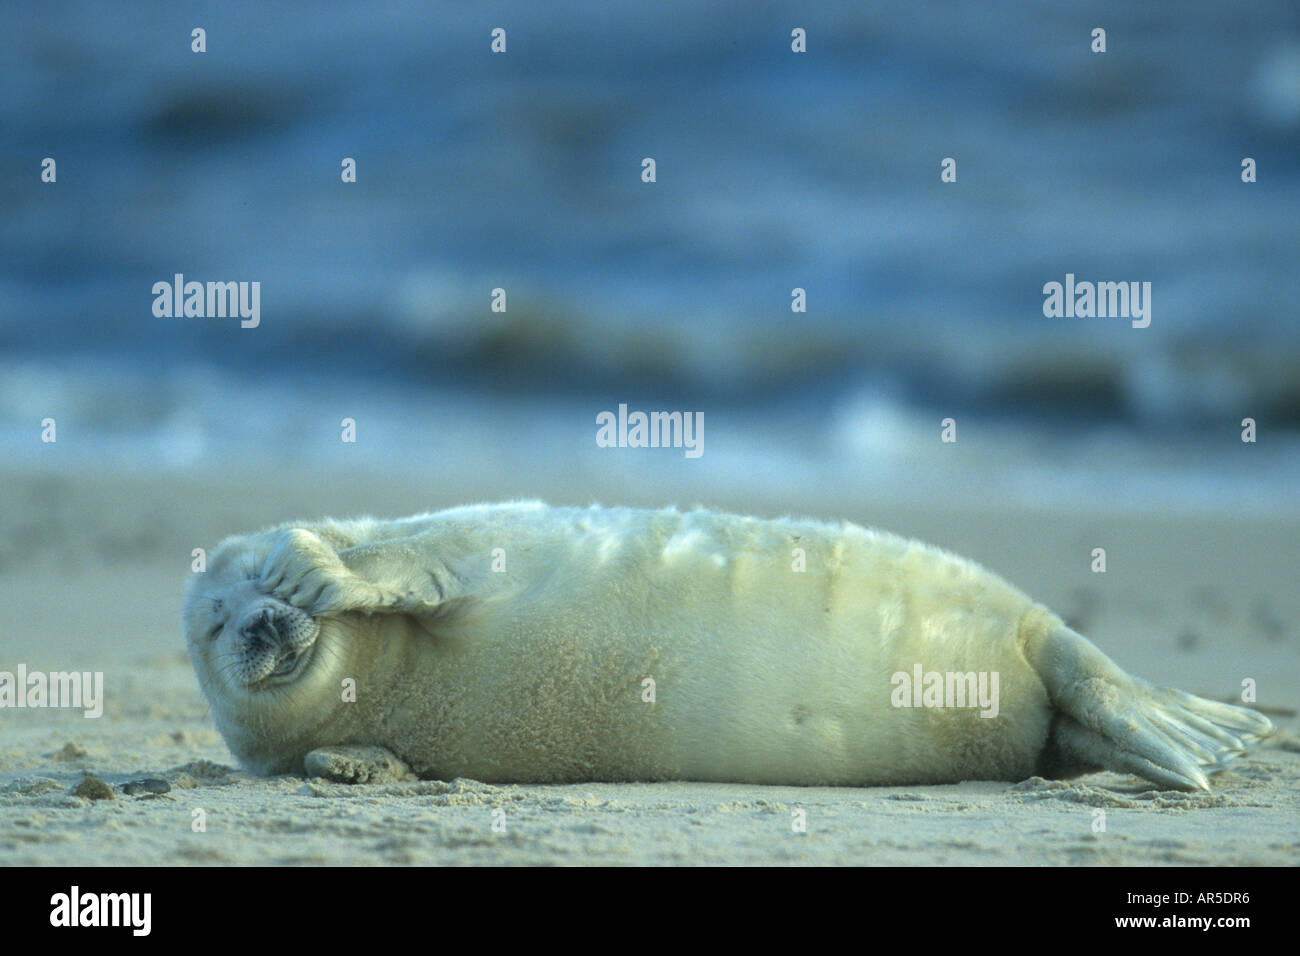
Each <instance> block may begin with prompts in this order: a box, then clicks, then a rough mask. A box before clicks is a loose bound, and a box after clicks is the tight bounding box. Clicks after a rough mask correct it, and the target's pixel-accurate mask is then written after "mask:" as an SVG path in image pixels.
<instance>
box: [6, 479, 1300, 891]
mask: <svg viewBox="0 0 1300 956" xmlns="http://www.w3.org/2000/svg"><path fill="white" fill-rule="evenodd" d="M230 473H231V476H232V477H230V478H229V479H228V480H223V481H215V480H213V478H212V476H209V475H205V476H200V475H197V474H194V473H187V472H172V473H167V474H165V475H163V476H161V477H149V476H142V475H138V474H137V475H131V474H118V475H113V474H108V475H99V476H95V477H86V478H83V477H77V478H75V479H74V478H70V477H68V475H66V474H60V473H56V472H39V471H30V470H29V471H23V472H17V473H15V472H10V473H5V474H3V475H0V523H2V524H3V527H0V590H2V591H3V594H4V600H3V602H0V669H3V670H14V669H15V668H16V666H17V665H18V664H20V663H21V664H25V665H26V666H27V667H28V668H29V669H32V670H35V669H44V670H73V669H75V670H83V671H102V672H103V674H104V696H105V703H104V713H103V716H102V717H99V718H97V719H90V718H86V717H83V716H82V715H81V713H80V712H77V711H68V710H51V709H8V710H4V711H0V860H2V861H3V862H4V863H6V864H10V865H48V864H61V865H78V866H80V865H91V866H94V865H139V864H321V863H328V864H362V865H364V864H490V865H529V864H560V865H566V864H570V865H577V864H614V865H643V864H778V865H780V864H831V865H875V864H902V865H912V864H916V865H932V864H960V865H987V864H995V865H996V864H1004V865H1006V864H1009V865H1027V866H1036V865H1075V864H1083V865H1105V866H1118V865H1135V864H1155V865H1163V864H1169V865H1184V864H1193V865H1228V866H1234V865H1261V864H1274V865H1276V864H1294V863H1295V862H1296V860H1297V859H1298V858H1300V786H1298V784H1300V739H1298V738H1297V728H1298V727H1300V723H1298V722H1297V719H1296V716H1295V714H1294V709H1293V708H1294V707H1295V705H1296V702H1297V700H1300V635H1297V633H1296V630H1295V627H1294V623H1293V622H1294V621H1295V620H1297V619H1298V618H1300V594H1297V592H1296V589H1295V569H1296V568H1297V567H1298V566H1300V560H1298V559H1300V524H1298V523H1297V522H1296V521H1295V520H1293V519H1292V520H1276V519H1268V518H1242V517H1239V516H1233V515H1223V516H1217V517H1216V516H1204V515H1202V516H1188V515H1181V514H1180V515H1168V516H1160V515H1158V514H1151V513H1148V514H1124V515H1115V514H1112V513H1106V514H1102V513H1096V512H1094V513H1054V514H1052V515H1050V516H1048V515H1043V514H1035V513H1028V512H995V511H983V510H980V511H977V510H974V509H970V508H967V509H964V510H958V509H949V510H944V509H941V508H936V507H931V506H928V505H927V506H915V507H907V508H905V507H900V506H897V505H894V506H890V507H888V508H885V509H881V508H878V507H873V506H872V505H871V504H870V503H869V502H867V501H853V500H845V499H843V498H842V497H839V496H837V498H836V500H834V501H830V500H817V493H816V492H815V490H812V489H805V490H803V491H801V492H796V493H794V494H792V495H791V496H787V497H786V498H785V500H783V501H779V502H778V501H775V500H759V499H756V498H752V497H746V496H733V497H731V498H726V497H720V498H714V499H710V500H708V501H707V502H705V503H707V504H708V505H710V506H713V507H719V508H727V509H733V510H740V511H746V512H751V513H755V514H766V515H779V514H783V513H802V514H810V515H814V516H817V517H823V518H832V519H833V518H847V519H849V520H853V521H857V522H859V523H863V524H869V525H874V526H877V527H881V528H886V529H889V530H892V531H895V532H898V533H901V534H906V535H910V536H915V537H919V538H922V539H924V540H927V541H930V542H932V543H935V544H938V545H940V546H943V547H946V548H949V549H951V550H954V551H956V552H958V553H960V554H964V555H967V556H969V557H971V558H973V559H975V560H977V561H979V562H980V563H982V564H984V565H985V566H986V567H988V568H990V569H992V570H994V571H997V572H998V573H1000V574H1002V575H1003V576H1005V577H1006V578H1008V579H1009V580H1011V581H1012V582H1014V583H1016V584H1017V585H1019V586H1020V587H1022V588H1023V589H1025V590H1026V591H1027V592H1028V593H1030V594H1031V595H1033V596H1034V597H1035V598H1037V599H1038V600H1040V601H1043V602H1044V603H1047V604H1048V605H1050V606H1052V607H1054V608H1056V609H1057V610H1058V611H1059V612H1060V613H1062V615H1063V616H1064V617H1065V618H1066V619H1067V621H1068V622H1069V623H1070V624H1071V625H1072V626H1074V627H1075V628H1077V629H1079V630H1081V631H1082V632H1083V633H1085V634H1087V635H1088V636H1089V637H1090V639H1092V640H1093V641H1094V642H1095V643H1096V644H1097V645H1098V646H1099V647H1101V649H1102V650H1103V651H1105V652H1106V653H1107V654H1109V655H1110V656H1111V657H1113V658H1114V659H1115V660H1116V661H1117V662H1118V663H1120V664H1121V665H1122V666H1123V667H1125V668H1126V669H1128V670H1129V671H1131V672H1133V673H1135V674H1137V675H1140V676H1142V677H1144V678H1146V679H1148V680H1151V681H1153V682H1155V683H1158V684H1165V685H1172V686H1177V687H1180V688H1182V689H1185V690H1189V691H1192V692H1195V693H1198V694H1202V695H1205V696H1209V697H1214V698H1218V699H1230V698H1233V697H1234V696H1235V695H1238V694H1240V688H1241V681H1242V680H1243V679H1246V678H1253V679H1254V680H1255V681H1256V682H1257V686H1258V695H1259V699H1258V704H1259V706H1260V707H1262V708H1264V709H1265V710H1266V712H1268V713H1269V716H1270V717H1271V719H1272V720H1273V721H1274V723H1275V724H1276V725H1277V727H1278V729H1279V732H1278V733H1277V735H1276V736H1275V737H1273V738H1272V739H1270V740H1269V741H1267V742H1266V743H1265V745H1264V746H1262V747H1261V748H1260V749H1258V750H1256V751H1255V752H1253V753H1252V754H1250V755H1249V756H1247V757H1245V758H1243V759H1241V760H1238V761H1236V762H1235V763H1234V764H1232V765H1231V769H1230V770H1228V771H1227V772H1224V773H1221V774H1218V775H1217V776H1215V777H1214V778H1213V779H1212V783H1213V786H1214V791H1213V792H1212V793H1209V794H1199V793H1198V794H1185V793H1177V792H1172V791H1163V792H1162V791H1159V790H1154V789H1152V787H1151V785H1150V784H1147V783H1145V782H1142V781H1139V780H1136V779H1135V778H1131V777H1124V776H1121V775H1117V774H1110V773H1103V774H1094V775H1090V776H1087V777H1082V778H1079V779H1076V780H1072V781H1068V782H1061V781H1048V780H1043V779H1039V778H1033V779H1030V780H1026V781H1023V782H1019V783H1005V782H987V781H968V782H965V783H962V784H959V785H953V786H923V787H886V788H870V789H857V788H796V787H756V786H748V785H718V784H705V783H685V782H683V783H656V784H582V785H574V786H490V785H486V784H483V783H479V782H476V781H472V780H454V781H448V782H441V781H397V782H391V783H374V784H364V785H346V784H340V783H333V782H329V781H326V780H323V779H308V778H305V777H296V776H280V777H272V778H260V777H255V776H252V775H250V774H247V773H245V772H243V771H241V770H240V769H239V768H238V767H237V765H236V762H235V760H234V758H233V757H232V755H231V754H230V752H229V751H228V750H227V749H226V747H225V744H224V743H223V741H222V739H221V737H220V735H219V734H218V733H217V731H216V730H215V728H214V727H213V725H212V722H211V719H210V717H209V715H208V713H207V707H206V704H205V702H204V700H203V698H202V696H201V694H200V692H199V688H198V685H197V683H196V681H195V677H194V674H193V670H192V668H191V665H190V662H189V659H188V657H187V655H186V653H185V649H184V640H183V637H182V633H181V629H180V623H179V617H180V604H181V595H182V590H183V587H184V584H185V579H186V575H187V574H188V571H189V562H190V552H191V551H192V549H193V548H195V547H206V548H211V547H212V546H213V545H215V543H216V542H217V540H219V539H220V538H221V537H223V536H224V535H226V534H230V533H235V532H241V531H247V530H250V529H253V528H256V527H258V526H261V525H264V524H270V523H272V522H278V521H281V520H285V519H287V518H289V517H291V516H300V517H306V516H316V515H321V514H336V515H340V514H362V513H374V514H380V515H390V516H391V515H401V514H407V513H414V512H417V511H422V510H433V509H436V508H440V507H445V506H449V505H452V504H459V503H464V501H467V500H473V499H478V500H487V499H493V498H503V497H514V496H518V495H520V494H521V493H523V492H522V487H521V485H520V484H519V483H520V482H522V479H521V478H517V477H516V478H509V477H500V476H499V477H496V478H491V477H489V478H487V479H486V480H485V481H484V482H480V483H479V484H478V485H477V486H476V487H475V488H474V493H473V494H472V495H470V494H467V493H466V489H465V488H458V487H444V488H441V489H437V488H435V489H434V490H433V491H430V490H429V489H426V488H420V487H418V486H417V485H416V484H415V483H413V482H410V481H398V480H383V479H376V478H375V476H373V475H365V474H348V473H339V474H335V475H331V476H329V480H322V481H319V482H313V483H311V484H310V486H306V485H304V486H302V487H299V488H294V487H293V484H292V483H291V482H289V481H287V480H280V479H282V478H283V477H284V476H283V475H279V474H276V473H275V472H274V471H268V470H267V469H264V468H256V469H254V468H249V469H248V470H247V471H246V472H243V473H240V472H239V470H238V469H236V468H232V469H230ZM578 487H581V488H582V489H583V491H584V492H585V493H584V494H583V495H581V496H580V497H579V496H576V495H575V493H574V491H573V490H572V489H574V488H578ZM527 488H528V489H529V491H530V492H531V494H532V495H535V496H537V497H543V498H546V499H548V500H550V501H551V502H552V503H557V504H578V503H587V502H589V501H590V500H599V501H601V502H602V503H606V504H609V503H622V504H637V505H650V504H667V503H676V504H678V505H681V506H689V505H691V504H694V503H695V502H694V501H693V500H690V499H681V500H676V501H671V500H663V499H657V500H654V499H649V498H646V497H645V496H644V495H643V494H642V493H637V494H632V495H629V494H628V493H627V492H626V491H624V492H622V493H620V489H619V488H616V487H601V486H600V484H599V480H598V479H597V478H592V480H591V481H588V482H586V483H574V482H571V481H570V482H560V481H558V480H547V479H542V480H541V481H536V480H534V481H532V482H531V483H529V484H528V485H527ZM1096 546H1104V547H1106V549H1107V553H1108V565H1109V567H1108V570H1107V573H1105V574H1094V573H1092V572H1090V571H1089V568H1088V561H1087V555H1088V553H1089V551H1090V550H1091V548H1093V547H1096ZM86 775H90V777H92V778H93V779H94V780H98V781H102V783H103V784H104V785H106V788H105V787H99V786H98V785H95V784H93V783H91V784H88V783H84V782H83V780H84V778H85V776H86ZM109 791H111V795H110V794H109ZM1098 809H1102V810H1104V811H1105V816H1104V822H1105V829H1104V831H1101V832H1098V831H1097V829H1096V827H1095V822H1096V820H1097V819H1098V816H1097V814H1096V811H1097V810H1098ZM196 810H202V811H203V814H202V816H203V819H204V821H205V824H206V829H205V830H204V831H203V832H195V831H194V829H193V826H192V823H193V821H194V819H195V811H196ZM797 810H803V811H805V814H804V815H805V817H806V821H807V828H806V832H795V831H794V829H793V827H792V821H793V820H794V818H795V811H797ZM496 811H504V814H502V813H499V812H496ZM494 821H496V823H497V827H496V829H494V827H493V824H494Z"/></svg>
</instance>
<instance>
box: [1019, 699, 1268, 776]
mask: <svg viewBox="0 0 1300 956" xmlns="http://www.w3.org/2000/svg"><path fill="white" fill-rule="evenodd" d="M1062 696H1063V700H1062V701H1061V702H1059V703H1058V706H1059V707H1060V709H1061V712H1059V713H1058V714H1057V715H1056V718H1055V719H1054V720H1053V722H1052V727H1051V731H1050V734H1049V739H1048V742H1047V745H1046V746H1045V747H1044V750H1043V755H1042V757H1041V759H1040V766H1042V767H1043V771H1044V773H1046V772H1048V770H1049V769H1050V770H1052V771H1053V772H1054V775H1073V774H1078V773H1085V772H1087V771H1089V770H1095V769H1098V768H1104V769H1107V770H1120V771H1124V772H1127V773H1132V774H1136V775H1138V776H1140V777H1145V778H1146V779H1147V780H1151V781H1152V782H1154V783H1158V784H1161V785H1162V786H1167V787H1173V788H1175V789H1178V790H1209V789H1210V784H1209V781H1208V780H1207V779H1206V773H1214V772H1215V771H1217V770H1221V769H1223V767H1224V765H1225V764H1226V763H1227V762H1228V761H1229V760H1231V759H1232V758H1233V757H1236V756H1239V755H1240V754H1242V753H1243V752H1245V751H1246V750H1247V749H1249V748H1250V746H1251V745H1253V744H1254V743H1255V742H1256V741H1258V740H1260V739H1261V738H1263V737H1266V736H1268V735H1269V734H1270V733H1272V732H1273V725H1272V723H1271V722H1270V721H1269V720H1268V719H1267V718H1266V717H1263V716H1262V715H1260V714H1258V713H1256V712H1254V711H1251V710H1247V709H1246V708H1244V707H1236V706H1233V705H1231V704H1220V703H1216V702H1215V701H1211V700H1205V699H1203V698H1200V697H1196V696H1195V695H1193V694H1188V693H1185V692H1184V691H1180V690H1172V689H1169V688H1160V687H1153V686H1152V685H1150V684H1148V683H1147V682H1146V681H1144V680H1141V679H1139V678H1135V677H1128V678H1127V679H1126V681H1125V682H1124V684H1123V685H1120V686H1116V685H1115V684H1112V683H1111V682H1109V681H1107V680H1105V679H1102V678H1095V677H1094V678H1088V679H1085V680H1081V681H1078V682H1076V683H1075V684H1074V685H1073V686H1072V687H1070V688H1068V692H1067V693H1066V694H1064V695H1062ZM1202 768H1206V769H1204V770H1203V769H1202Z"/></svg>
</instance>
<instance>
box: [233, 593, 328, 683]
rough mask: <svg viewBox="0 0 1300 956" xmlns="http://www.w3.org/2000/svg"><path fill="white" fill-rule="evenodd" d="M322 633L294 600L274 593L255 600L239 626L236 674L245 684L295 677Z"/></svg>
mask: <svg viewBox="0 0 1300 956" xmlns="http://www.w3.org/2000/svg"><path fill="white" fill-rule="evenodd" d="M319 633H320V626H319V625H318V624H317V623H316V621H315V620H314V619H313V618H312V617H311V616H310V615H309V614H307V613H306V612H305V611H302V610H299V609H298V608H296V607H293V606H292V605H290V604H285V603H284V602H283V601H278V600H276V599H275V598H271V597H267V598H262V599H260V600H257V601H253V602H251V603H250V604H249V605H248V606H247V607H246V608H244V610H243V612H242V613H241V614H240V616H239V622H238V627H237V629H236V638H235V649H236V656H235V667H234V675H235V677H236V678H237V679H238V680H239V682H240V683H242V684H245V685H252V684H257V683H260V682H261V681H264V680H267V679H268V678H277V679H290V678H292V677H293V676H294V675H295V673H296V672H297V670H298V668H299V665H300V664H301V663H302V661H303V660H304V659H305V657H306V651H307V650H309V649H310V648H311V646H312V645H313V644H314V643H315V641H316V636H317V635H318V634H319Z"/></svg>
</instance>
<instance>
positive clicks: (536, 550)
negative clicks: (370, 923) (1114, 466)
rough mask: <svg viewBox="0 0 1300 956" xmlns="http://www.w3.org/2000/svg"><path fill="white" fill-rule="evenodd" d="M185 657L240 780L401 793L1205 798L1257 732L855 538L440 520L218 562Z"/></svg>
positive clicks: (1004, 605)
mask: <svg viewBox="0 0 1300 956" xmlns="http://www.w3.org/2000/svg"><path fill="white" fill-rule="evenodd" d="M185 628H186V637H187V642H188V646H189V650H190V654H191V658H192V659H193V661H194V665H195V670H196V673H197V675H198V677H199V680H200V683H201V685H202V687H203V690H204V693H205V695H206V696H207V698H208V701H209V703H210V705H211V707H212V712H213V717H214V720H215V722H216V724H217V726H218V728H219V729H220V730H221V732H222V734H223V736H224V737H225V739H226V741H227V743H228V745H229V746H230V748H231V750H232V752H233V753H234V754H235V755H236V756H237V757H238V758H239V759H240V760H241V762H243V763H244V764H245V765H246V766H248V767H249V768H250V769H253V770H255V771H257V772H262V773H273V772H301V771H302V768H303V766H304V760H305V758H306V756H307V754H308V753H310V752H311V751H313V750H318V749H320V748H326V747H340V746H341V747H349V746H351V747H382V748H386V749H387V750H388V751H390V752H391V753H392V754H394V755H395V756H396V757H398V758H400V760H401V761H403V762H405V763H406V764H407V765H409V766H410V768H411V769H412V770H413V771H415V772H416V773H418V774H419V775H421V776H425V777H439V778H444V779H446V778H451V777H455V776H465V777H475V778H477V779H481V780H485V781H490V782H511V781H514V782H562V781H582V780H609V781H619V780H665V779H693V780H715V781H735V782H752V783H786V784H842V785H858V786H863V785H873V784H908V783H944V782H956V781H960V780H965V779H999V780H1019V779H1023V778H1025V777H1027V776H1030V775H1032V774H1035V773H1038V774H1043V775H1050V776H1071V775H1076V774H1079V773H1083V772H1087V771H1090V770H1096V769H1103V768H1105V769H1113V770H1120V771H1125V772H1129V773H1133V774H1137V775H1139V776H1142V777H1145V778H1146V779H1149V780H1152V781H1154V782H1156V783H1158V784H1161V785H1163V786H1167V787H1173V788H1179V789H1196V788H1204V789H1208V786H1209V785H1208V779H1207V776H1206V775H1207V774H1208V773H1212V772H1214V771H1215V770H1218V769H1220V768H1221V767H1222V766H1223V764H1224V762H1225V761H1226V760H1227V759H1229V758H1231V757H1232V756H1235V755H1237V754H1239V753H1241V752H1242V751H1243V750H1245V749H1246V748H1247V747H1248V746H1250V745H1251V744H1252V743H1253V742H1255V741H1256V740H1258V739H1259V738H1260V737H1262V736H1264V735H1266V734H1268V733H1270V732H1271V731H1272V726H1271V724H1270V723H1269V722H1268V721H1267V720H1266V719H1265V718H1263V717H1262V716H1260V715H1259V714H1257V713H1255V712H1254V711H1250V710H1247V709H1245V708H1242V707H1236V706H1232V705H1227V704H1220V703H1216V702H1213V701H1207V700H1203V699H1201V698H1197V697H1194V696H1192V695H1190V694H1185V693H1183V692H1181V691H1176V690H1167V689H1160V688H1155V687H1152V686H1151V685H1149V684H1147V683H1146V682H1144V681H1142V680H1141V679H1139V678H1136V677H1133V676H1131V675H1129V674H1127V673H1125V672H1124V671H1123V670H1121V669H1120V668H1119V667H1118V666H1117V665H1116V664H1114V662H1112V661H1111V660H1110V659H1109V658H1107V657H1106V656H1105V655H1103V654H1102V653H1101V652H1100V651H1099V650H1097V648H1096V647H1094V646H1093V645H1092V644H1091V643H1089V642H1088V641H1087V640H1086V639H1085V638H1083V637H1082V636H1081V635H1079V634H1077V633H1075V632H1074V631H1072V630H1070V629H1069V628H1068V627H1066V625H1065V624H1064V623H1063V622H1062V621H1061V620H1060V618H1058V617H1057V616H1056V615H1054V614H1052V613H1051V612H1050V611H1049V610H1047V609H1046V608H1044V607H1042V606H1041V605H1037V604H1035V603H1034V602H1032V601H1031V600H1030V599H1029V598H1028V597H1026V596H1025V595H1024V594H1022V593H1021V592H1020V591H1018V590H1016V589H1015V588H1013V587H1012V586H1011V585H1009V584H1007V583H1006V582H1005V581H1003V580H1002V579H1001V578H999V577H997V576H996V575H994V574H991V573H989V572H987V571H985V570H983V569H982V568H980V567H978V566H977V565H975V564H973V563H972V562H969V561H965V560H963V559H961V558H959V557H956V556H954V555H951V554H948V553H946V552H943V551H940V550H937V549H935V548H931V547H928V546H926V545H923V544H920V543H919V542H915V541H908V540H906V539H903V538H899V537H896V536H894V535H890V534H886V533H884V532H879V531H872V530H868V529H864V528H861V527H858V526H856V525H851V524H844V525H829V524H823V523H819V522H813V521H801V520H793V519H781V520H776V521H761V520H758V519H754V518H748V517H743V516H738V515H729V514H721V513H717V512H712V511H707V510H703V509H699V510H695V511H691V512H685V513H683V512H679V511H676V510H675V509H664V510H659V511H641V510H634V509H624V508H611V509H604V508H587V509H578V508H548V507H546V506H545V505H542V504H539V503H536V502H524V503H512V504H505V505H491V506H475V507H467V508H456V509H451V510H449V511H443V512H438V513H435V514H426V515H417V516H414V517H411V518H404V519H400V520H392V521H376V520H371V519H363V520H355V521H334V520H328V519H327V520H322V521H317V522H306V523H299V524H293V525H284V526H280V527H276V528H271V529H268V530H266V531H263V532H260V533H257V534H253V535H248V536H244V537H237V538H231V539H228V540H227V541H225V542H223V544H222V545H221V546H220V547H219V548H218V549H217V551H216V552H215V553H214V554H213V557H212V561H211V562H210V565H209V569H208V571H206V572H205V573H202V574H196V575H195V576H194V578H193V579H192V581H191V583H190V588H189V592H188V595H187V600H186V605H185Z"/></svg>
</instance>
